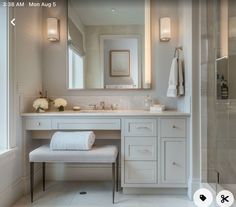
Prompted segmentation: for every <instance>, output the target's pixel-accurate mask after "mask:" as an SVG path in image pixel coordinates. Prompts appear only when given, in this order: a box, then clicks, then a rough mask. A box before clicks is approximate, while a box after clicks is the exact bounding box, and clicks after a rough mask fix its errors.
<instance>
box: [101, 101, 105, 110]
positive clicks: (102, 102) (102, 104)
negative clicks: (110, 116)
mask: <svg viewBox="0 0 236 207" xmlns="http://www.w3.org/2000/svg"><path fill="white" fill-rule="evenodd" d="M100 107H101V109H102V110H105V101H101V102H100Z"/></svg>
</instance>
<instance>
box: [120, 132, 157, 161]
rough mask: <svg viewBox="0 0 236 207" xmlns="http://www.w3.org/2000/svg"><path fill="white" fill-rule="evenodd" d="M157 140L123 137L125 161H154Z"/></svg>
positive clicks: (153, 138)
mask: <svg viewBox="0 0 236 207" xmlns="http://www.w3.org/2000/svg"><path fill="white" fill-rule="evenodd" d="M156 148H157V138H155V137H125V160H156V159H157V158H156Z"/></svg>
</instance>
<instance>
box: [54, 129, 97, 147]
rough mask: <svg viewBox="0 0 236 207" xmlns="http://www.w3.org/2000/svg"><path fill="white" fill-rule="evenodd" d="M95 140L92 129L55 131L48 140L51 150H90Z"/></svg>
mask: <svg viewBox="0 0 236 207" xmlns="http://www.w3.org/2000/svg"><path fill="white" fill-rule="evenodd" d="M94 142H95V134H94V133H93V132H92V131H81V132H55V133H54V134H53V136H52V139H51V142H50V149H51V150H90V149H91V148H92V146H93V144H94Z"/></svg>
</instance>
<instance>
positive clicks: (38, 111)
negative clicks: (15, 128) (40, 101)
mask: <svg viewBox="0 0 236 207" xmlns="http://www.w3.org/2000/svg"><path fill="white" fill-rule="evenodd" d="M36 112H37V113H44V112H45V110H44V109H42V108H38V109H37V110H36Z"/></svg>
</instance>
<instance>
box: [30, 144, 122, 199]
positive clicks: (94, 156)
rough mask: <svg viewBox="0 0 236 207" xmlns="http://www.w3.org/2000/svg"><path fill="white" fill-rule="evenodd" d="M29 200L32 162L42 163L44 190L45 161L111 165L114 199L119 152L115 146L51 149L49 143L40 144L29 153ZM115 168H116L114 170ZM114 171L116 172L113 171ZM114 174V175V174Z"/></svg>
mask: <svg viewBox="0 0 236 207" xmlns="http://www.w3.org/2000/svg"><path fill="white" fill-rule="evenodd" d="M29 161H30V192H31V202H33V196H34V163H35V162H36V163H42V167H43V191H45V168H46V167H45V166H46V165H45V163H94V164H104V163H108V164H111V165H112V201H113V203H114V199H115V185H116V191H118V172H119V171H118V169H119V152H118V149H117V147H116V146H113V145H106V146H94V147H93V148H92V149H91V150H88V151H53V150H51V149H50V147H49V145H44V146H41V147H39V148H37V149H35V150H33V151H32V152H30V154H29ZM115 168H116V170H115ZM115 171H116V173H115ZM115 174H116V176H115Z"/></svg>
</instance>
